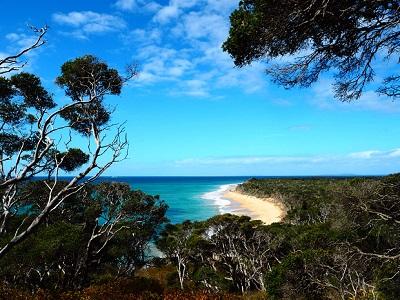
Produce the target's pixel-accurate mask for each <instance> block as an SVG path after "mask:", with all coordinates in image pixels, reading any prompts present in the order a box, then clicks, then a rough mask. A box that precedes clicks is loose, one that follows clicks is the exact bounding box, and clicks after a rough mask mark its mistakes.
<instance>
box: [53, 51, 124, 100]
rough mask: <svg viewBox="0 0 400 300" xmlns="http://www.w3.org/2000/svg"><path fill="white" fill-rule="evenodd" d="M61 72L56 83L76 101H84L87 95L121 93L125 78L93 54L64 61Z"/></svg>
mask: <svg viewBox="0 0 400 300" xmlns="http://www.w3.org/2000/svg"><path fill="white" fill-rule="evenodd" d="M61 73H62V74H61V76H59V77H57V79H56V83H57V84H58V85H59V86H61V87H63V88H64V89H65V93H66V95H67V96H69V97H71V98H72V99H73V100H74V101H83V100H84V99H85V98H86V97H96V96H99V97H102V95H104V94H111V95H119V94H120V93H121V88H122V83H123V80H122V78H121V77H120V76H119V74H118V72H117V70H115V69H111V68H109V67H108V66H107V64H105V63H104V62H102V61H100V60H99V59H98V58H96V57H94V56H92V55H85V56H82V57H80V58H76V59H74V60H71V61H68V62H66V63H64V64H63V65H62V67H61ZM93 82H96V89H95V91H93ZM93 93H94V94H93ZM97 100H99V101H100V100H102V99H97Z"/></svg>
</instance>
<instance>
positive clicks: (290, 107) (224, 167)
mask: <svg viewBox="0 0 400 300" xmlns="http://www.w3.org/2000/svg"><path fill="white" fill-rule="evenodd" d="M237 3H238V1H237V0H234V1H232V0H170V1H146V0H119V1H117V0H115V1H94V0H91V1H75V0H71V1H49V0H42V1H35V2H34V1H25V2H24V3H21V2H18V1H6V2H5V3H2V9H3V11H7V12H9V13H7V14H4V13H3V14H2V20H1V22H0V55H5V54H7V53H13V52H14V51H16V50H18V49H19V48H21V47H23V46H24V45H26V44H28V43H29V41H30V40H31V39H32V36H31V33H30V32H29V29H28V28H27V26H26V25H27V24H33V25H36V26H41V25H44V24H48V25H49V26H50V30H49V32H48V34H47V38H46V39H47V43H46V45H45V46H44V47H42V48H41V49H39V50H37V51H35V52H34V53H32V54H30V56H29V57H28V59H29V64H28V65H27V66H26V69H25V70H26V71H30V72H33V73H36V74H38V75H39V76H40V77H41V78H42V80H43V82H44V84H45V85H46V87H47V88H48V89H49V90H51V91H52V92H53V93H54V95H55V98H56V100H57V101H58V102H59V103H61V104H62V103H65V101H67V100H66V99H65V97H64V95H63V93H62V91H60V90H58V89H57V88H56V87H55V85H54V78H55V77H56V76H57V75H58V73H59V67H60V66H61V64H62V63H63V62H64V61H66V60H68V59H72V58H75V57H77V56H81V55H84V54H93V55H95V56H98V57H100V58H102V59H104V60H105V61H107V62H108V63H109V64H110V65H111V66H113V67H116V68H119V69H121V70H123V68H124V65H125V64H127V63H130V62H137V63H138V64H139V65H140V74H139V77H138V78H137V79H136V80H135V81H133V82H131V83H130V84H129V85H128V86H127V87H125V88H124V90H123V93H122V95H121V96H119V97H113V98H110V99H109V100H107V101H108V102H109V103H110V105H116V106H117V109H116V111H115V113H114V115H113V119H114V121H117V122H122V121H125V120H126V128H127V132H128V139H129V142H130V154H129V159H128V160H126V161H124V162H123V163H120V164H118V165H115V166H113V167H112V168H111V169H110V170H109V171H108V173H107V174H108V175H125V176H129V175H132V176H138V175H334V174H388V173H393V172H397V171H399V170H400V145H399V137H400V126H399V125H400V118H399V115H400V104H399V103H396V102H393V101H391V100H389V99H386V98H384V97H379V96H377V95H376V94H375V93H374V91H373V90H374V86H371V87H369V90H367V91H366V93H365V94H364V96H363V97H362V98H361V99H360V100H359V101H357V102H353V103H339V102H338V101H337V100H335V99H333V97H332V90H331V82H332V80H331V77H330V76H329V75H325V76H324V77H323V78H321V80H320V81H319V82H317V83H316V84H315V85H313V86H312V87H311V88H309V89H292V90H284V89H282V88H281V87H279V86H276V85H274V84H273V83H271V82H270V81H269V79H268V77H267V76H266V75H265V71H264V70H265V65H264V64H263V62H258V63H255V64H253V65H252V66H250V67H246V68H243V69H238V68H235V67H234V66H233V63H232V60H231V59H230V57H229V56H228V55H227V54H226V53H223V52H222V50H221V48H220V46H221V43H222V42H223V41H224V39H225V38H226V36H227V32H228V29H229V14H230V12H231V11H232V10H233V9H234V8H235V7H236V6H237ZM375 64H376V66H377V71H378V72H377V79H378V80H379V78H382V77H384V75H385V72H386V71H387V70H390V68H391V65H390V62H383V61H376V62H375Z"/></svg>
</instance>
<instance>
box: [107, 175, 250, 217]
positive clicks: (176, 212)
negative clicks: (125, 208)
mask: <svg viewBox="0 0 400 300" xmlns="http://www.w3.org/2000/svg"><path fill="white" fill-rule="evenodd" d="M247 179H249V177H102V178H101V181H118V182H126V183H128V184H129V185H130V186H131V187H132V189H135V190H137V189H140V190H142V191H144V192H146V193H147V194H150V195H159V196H160V198H161V199H162V200H164V201H165V202H166V203H167V204H168V206H169V209H168V212H167V217H168V218H169V220H170V221H171V223H180V222H182V221H184V220H206V219H208V218H210V217H212V216H215V215H217V214H219V213H223V212H228V211H229V210H230V208H229V205H231V203H229V201H227V200H224V199H222V195H221V193H222V192H223V190H224V189H226V188H227V187H228V186H227V185H230V184H237V183H241V182H244V181H246V180H247Z"/></svg>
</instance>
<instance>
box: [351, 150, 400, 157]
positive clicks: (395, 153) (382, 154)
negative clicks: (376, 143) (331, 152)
mask: <svg viewBox="0 0 400 300" xmlns="http://www.w3.org/2000/svg"><path fill="white" fill-rule="evenodd" d="M349 157H351V158H357V159H388V158H397V157H400V148H397V149H392V150H389V151H380V150H368V151H361V152H354V153H350V154H349Z"/></svg>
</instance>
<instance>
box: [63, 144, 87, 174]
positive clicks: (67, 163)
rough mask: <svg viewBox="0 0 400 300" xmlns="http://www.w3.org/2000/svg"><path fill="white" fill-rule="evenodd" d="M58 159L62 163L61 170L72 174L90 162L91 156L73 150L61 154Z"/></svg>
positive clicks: (78, 150) (79, 150) (75, 149)
mask: <svg viewBox="0 0 400 300" xmlns="http://www.w3.org/2000/svg"><path fill="white" fill-rule="evenodd" d="M58 159H59V160H61V159H62V162H61V164H60V168H61V169H62V170H64V171H67V172H71V171H73V170H75V169H77V168H79V167H80V166H82V165H84V164H86V163H87V162H88V161H89V155H88V154H86V153H84V152H83V151H82V150H81V149H77V148H71V149H68V151H67V152H64V153H60V154H59V155H58Z"/></svg>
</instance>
